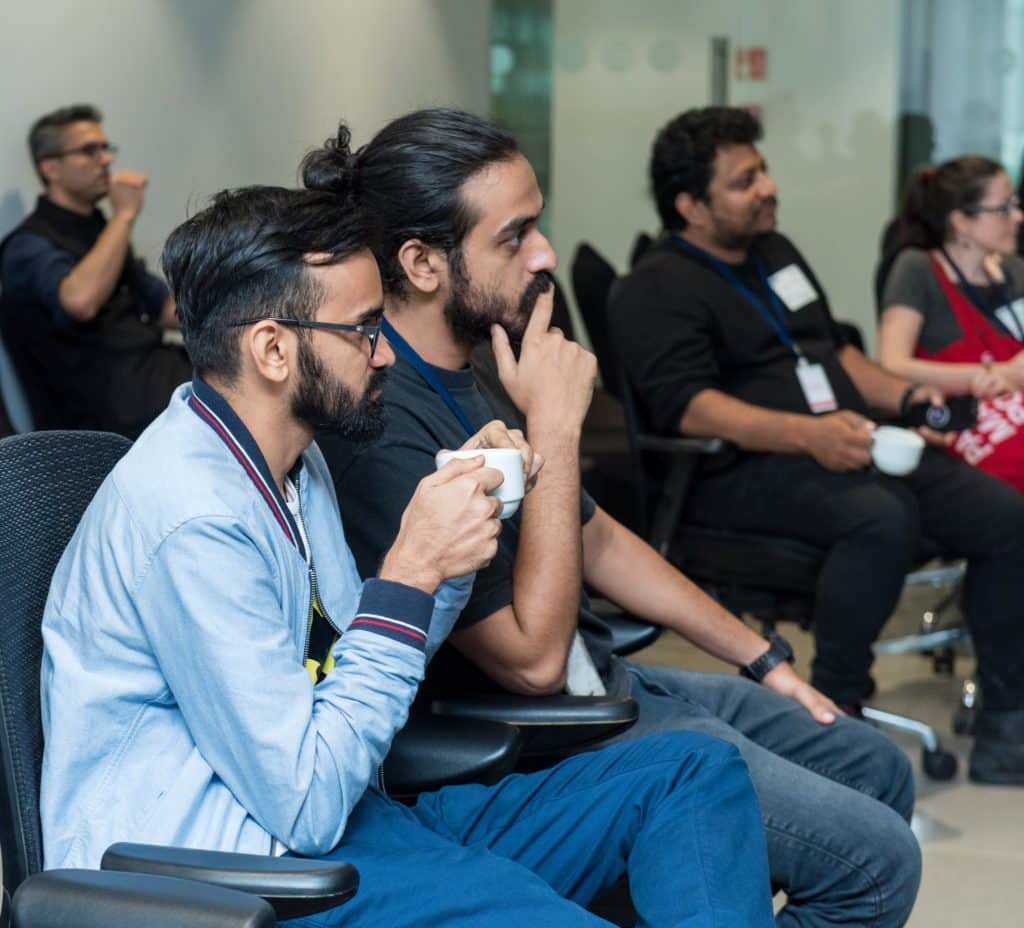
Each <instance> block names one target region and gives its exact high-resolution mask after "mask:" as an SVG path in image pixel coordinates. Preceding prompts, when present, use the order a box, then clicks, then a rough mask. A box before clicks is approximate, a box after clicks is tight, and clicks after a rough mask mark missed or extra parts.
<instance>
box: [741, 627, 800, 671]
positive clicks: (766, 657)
mask: <svg viewBox="0 0 1024 928" xmlns="http://www.w3.org/2000/svg"><path fill="white" fill-rule="evenodd" d="M765 638H766V640H767V641H768V650H767V651H765V652H764V654H762V655H761V656H760V657H759V658H757V660H755V661H753V662H752V663H750V664H747V666H746V667H741V668H740V676H741V677H746V678H747V679H748V680H753V681H754V682H756V683H760V682H761V681H762V680H763V679H764V678H765V677H766V676H768V674H769V673H770V672H771V671H772V670H774V669H775V668H776V667H778V666H779V664H781V663H782V662H783V661H789V663H791V664H792V663H793V649H792V648H791V647H790V646H789V642H788V641H786V639H785V638H783V637H782V635H779V634H777V633H775V632H768V634H767V635H765Z"/></svg>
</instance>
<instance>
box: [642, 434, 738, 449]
mask: <svg viewBox="0 0 1024 928" xmlns="http://www.w3.org/2000/svg"><path fill="white" fill-rule="evenodd" d="M725 445H726V443H725V441H723V440H722V439H721V438H685V437H683V436H682V435H678V436H677V435H652V434H651V433H649V432H641V433H640V434H639V435H637V436H636V446H637V447H638V448H640V449H641V450H643V451H660V452H662V453H664V454H721V453H722V452H723V451H724V450H725Z"/></svg>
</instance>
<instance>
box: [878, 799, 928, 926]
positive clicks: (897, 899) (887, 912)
mask: <svg viewBox="0 0 1024 928" xmlns="http://www.w3.org/2000/svg"><path fill="white" fill-rule="evenodd" d="M889 819H890V821H889V824H888V827H886V828H885V829H883V830H882V831H881V833H880V834H879V835H878V839H879V840H878V842H877V848H878V854H879V856H880V860H879V861H878V864H879V866H878V872H879V873H880V874H881V877H880V885H879V887H878V892H879V893H880V897H881V898H880V902H881V917H880V918H878V919H877V920H876V921H875V922H873V924H877V925H886V926H892V928H897V926H900V925H903V924H904V923H905V922H906V920H907V919H908V918H909V917H910V911H911V909H913V907H914V901H915V900H916V899H917V891H918V888H919V887H920V885H921V846H920V845H919V844H918V843H917V838H916V837H914V833H913V832H912V831H911V830H910V828H908V827H907V825H906V824H905V823H904V822H902V821H899V820H897V819H896V817H895V816H894V815H893V816H890V817H889Z"/></svg>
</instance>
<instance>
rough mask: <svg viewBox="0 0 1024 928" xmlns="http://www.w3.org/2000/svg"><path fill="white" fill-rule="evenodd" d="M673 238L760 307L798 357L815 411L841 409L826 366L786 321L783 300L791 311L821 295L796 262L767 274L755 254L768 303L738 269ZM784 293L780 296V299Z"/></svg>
mask: <svg viewBox="0 0 1024 928" xmlns="http://www.w3.org/2000/svg"><path fill="white" fill-rule="evenodd" d="M672 241H673V242H674V243H676V245H677V247H679V248H680V250H682V251H686V252H690V253H691V254H695V255H697V256H698V257H701V258H703V259H704V260H705V261H706V262H707V263H708V264H709V265H710V266H711V267H712V268H713V269H714V270H715V271H716V272H717V273H718V275H719V276H720V277H722V278H723V279H724V280H725V281H726V282H727V283H729V284H731V285H732V287H733V288H734V289H735V290H737V291H739V293H740V294H741V295H742V296H743V297H744V298H745V299H746V300H747V302H748V303H750V305H751V306H753V307H754V309H756V310H757V312H758V315H760V316H761V318H762V319H764V321H765V322H767V323H768V324H769V325H770V326H771V327H772V329H773V330H774V332H775V334H776V336H777V337H778V339H779V341H781V342H782V344H784V345H785V346H786V347H787V348H789V349H790V351H792V352H793V354H794V355H795V356H796V379H797V381H798V382H799V384H800V389H801V390H802V391H803V395H804V400H805V401H806V403H807V407H808V409H810V410H811V412H812V413H815V414H817V413H823V412H833V411H834V410H836V409H838V408H839V404H838V403H837V402H836V396H835V393H834V392H833V390H832V385H831V384H830V383H829V382H828V374H826V373H825V368H824V367H823V366H822V365H821V364H818V363H816V362H811V361H808V360H807V358H806V357H805V356H804V353H803V351H801V350H800V346H799V345H798V344H797V342H796V339H794V338H793V335H792V333H791V332H790V331H789V323H788V322H787V320H786V310H785V308H784V307H783V302H782V301H783V299H785V302H786V306H788V307H789V309H790V311H792V312H795V311H796V310H798V309H801V308H803V307H804V306H807V305H808V304H810V303H813V302H814V301H815V300H816V299H817V298H818V293H817V291H816V290H815V289H814V287H813V286H812V285H811V282H810V281H809V280H808V279H807V276H806V275H805V274H804V272H803V271H802V270H801V269H800V268H799V267H798V266H797V265H795V264H791V265H789V266H788V267H785V268H783V269H782V270H780V271H776V272H775V273H774V274H772V275H771V276H769V275H768V272H767V270H766V269H765V266H764V261H762V260H761V256H760V255H754V258H753V261H754V267H755V269H756V270H757V273H758V275H759V276H760V278H761V282H762V284H763V285H764V290H765V292H766V293H767V294H768V300H769V302H768V303H767V304H766V303H765V302H764V301H763V300H762V299H761V298H760V297H758V296H757V294H755V293H754V292H753V291H752V290H751V289H750V288H749V287H748V286H747V285H746V284H745V283H743V281H742V280H740V278H739V275H738V274H737V273H736V271H735V270H734V269H733V268H731V267H729V265H728V264H726V263H725V262H724V261H721V260H719V259H718V258H716V257H715V256H714V255H710V254H708V253H707V252H706V251H704V250H703V249H701V248H698V247H697V246H696V245H694V244H692V243H691V242H688V241H686V240H685V239H683V238H680V237H679V236H675V237H674V238H673V239H672ZM780 295H781V298H780Z"/></svg>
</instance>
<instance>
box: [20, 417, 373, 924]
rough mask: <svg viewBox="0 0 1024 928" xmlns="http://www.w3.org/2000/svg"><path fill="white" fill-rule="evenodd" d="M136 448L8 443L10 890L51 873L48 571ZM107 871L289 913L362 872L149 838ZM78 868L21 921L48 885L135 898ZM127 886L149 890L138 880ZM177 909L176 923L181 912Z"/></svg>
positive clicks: (335, 895) (336, 899)
mask: <svg viewBox="0 0 1024 928" xmlns="http://www.w3.org/2000/svg"><path fill="white" fill-rule="evenodd" d="M128 447H129V442H128V441H127V440H126V439H124V438H121V437H119V436H116V435H108V434H101V433H96V432H59V431H58V432H36V433H31V434H27V435H15V436H13V437H11V438H6V439H4V440H3V441H0V512H3V514H4V518H3V519H2V520H0V617H2V628H3V634H4V647H3V648H0V763H2V766H3V782H2V802H0V849H2V854H3V860H4V863H5V867H4V874H3V878H4V883H5V886H6V888H7V889H8V891H12V890H16V889H17V888H18V887H19V886H20V885H21V884H23V883H25V882H26V880H28V879H29V878H30V877H34V876H36V875H37V874H39V873H40V871H41V869H42V842H41V833H40V823H39V776H40V769H41V764H42V756H43V731H42V723H41V721H40V711H39V666H40V661H41V657H42V636H41V634H40V623H41V620H42V615H43V607H44V605H45V602H46V596H47V592H48V590H49V586H50V577H51V576H52V574H53V571H54V569H55V567H56V564H57V561H58V560H59V558H60V555H61V553H62V552H63V550H64V548H65V547H66V545H67V543H68V540H69V539H70V538H71V535H72V533H73V532H74V530H75V527H76V526H77V525H78V522H79V520H80V519H81V516H82V513H83V512H84V511H85V508H86V506H87V505H88V503H89V501H90V500H91V499H92V497H93V495H94V494H95V491H96V489H97V488H98V487H99V485H100V483H101V482H102V481H103V479H104V478H105V477H106V475H107V473H108V472H109V471H110V469H111V468H112V467H113V466H114V464H116V463H117V461H118V460H119V459H120V458H121V456H122V455H123V454H124V453H125V451H127V449H128ZM102 868H103V869H110V870H137V871H143V872H147V871H148V872H149V873H150V874H156V875H159V876H160V877H162V878H164V879H169V878H171V877H181V878H186V879H191V880H196V881H198V882H200V883H209V884H213V885H214V886H220V887H223V888H224V889H226V890H240V891H243V892H248V893H250V894H255V895H258V896H261V897H263V898H264V899H266V900H267V902H269V903H270V905H271V906H272V907H273V910H272V911H273V912H276V913H277V915H278V916H280V917H295V916H297V915H300V914H313V913H315V912H319V911H322V910H324V909H327V908H333V907H334V906H337V905H341V904H342V903H344V902H346V901H347V900H348V899H350V898H351V897H352V896H353V895H354V894H355V892H356V890H357V888H358V885H359V877H358V874H357V872H356V870H355V868H354V867H352V866H350V865H348V864H344V863H340V864H336V863H331V862H323V861H314V860H303V859H300V858H288V857H263V856H259V855H249V854H220V853H213V852H205V851H192V850H186V849H181V848H159V847H143V846H140V845H114V846H113V847H112V848H110V849H109V850H108V851H107V854H106V856H105V857H104V861H103V865H102ZM75 874H76V871H70V872H68V871H64V872H61V871H56V872H55V874H54V875H53V876H52V877H51V876H50V875H43V876H42V877H40V878H38V879H37V880H36V881H34V882H33V883H32V884H31V885H32V887H33V888H32V889H31V891H30V890H29V889H28V888H27V889H26V893H25V894H22V896H21V897H19V896H17V894H15V899H14V907H13V913H14V919H15V922H16V923H19V921H21V920H23V919H28V921H31V920H32V919H33V918H34V916H32V912H33V911H35V912H37V913H38V911H39V909H38V907H36V904H35V903H33V902H32V900H35V899H37V898H38V896H39V894H40V893H41V894H42V895H43V896H45V895H47V893H49V892H50V890H51V889H52V890H53V892H54V893H56V894H57V895H60V896H61V898H65V897H67V898H71V899H73V898H74V897H75V896H76V895H77V896H78V897H80V898H85V897H86V896H89V895H90V894H97V893H98V894H101V895H109V896H111V897H113V901H111V903H110V905H111V906H114V907H115V908H116V899H117V897H118V895H119V894H120V893H126V894H129V895H131V892H132V891H131V889H130V887H129V883H121V882H119V880H118V879H117V878H116V877H115V876H113V875H97V874H89V873H85V874H83V875H81V876H76V875H75ZM129 882H130V883H131V885H134V886H139V885H140V884H139V881H137V880H132V881H129ZM148 885H149V887H150V888H149V889H148V890H146V892H149V893H151V894H152V895H153V896H155V897H159V898H165V899H166V900H167V902H168V905H171V904H172V903H173V902H174V900H177V899H178V898H179V891H180V896H181V898H182V899H187V898H188V895H189V894H190V893H191V894H193V895H194V896H196V897H198V896H200V895H205V896H206V898H207V899H208V901H209V903H210V904H211V905H217V904H220V903H217V899H218V898H222V900H223V905H224V906H225V911H231V910H232V906H234V907H235V910H236V911H237V910H238V906H239V905H241V903H240V902H239V900H238V899H236V900H235V902H234V903H232V902H231V901H230V899H228V898H227V897H221V896H219V895H218V894H216V893H213V892H212V891H208V888H207V887H198V886H190V887H189V888H188V889H187V890H181V887H175V886H173V885H171V884H170V883H160V882H159V881H156V882H153V881H150V883H149V884H148ZM40 887H42V888H40ZM119 887H120V888H119ZM124 887H129V888H124ZM58 889H59V890H61V892H57V891H58ZM43 890H45V892H44V891H43ZM143 895H145V893H143ZM19 900H22V901H20V902H19ZM30 903H31V905H30ZM19 906H20V907H19ZM242 908H244V906H242ZM111 911H114V909H112V910H111ZM254 911H255V910H254ZM259 911H260V912H263V911H264V910H263V909H259ZM169 913H170V914H168V916H167V917H168V919H170V918H172V914H173V913H172V912H171V910H169ZM271 914H272V913H271ZM250 915H252V913H250ZM265 915H266V913H265V912H264V916H260V917H261V918H264V917H265ZM154 917H156V916H154ZM252 917H255V916H252ZM183 918H184V916H183ZM184 920H185V921H187V920H188V919H184Z"/></svg>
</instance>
